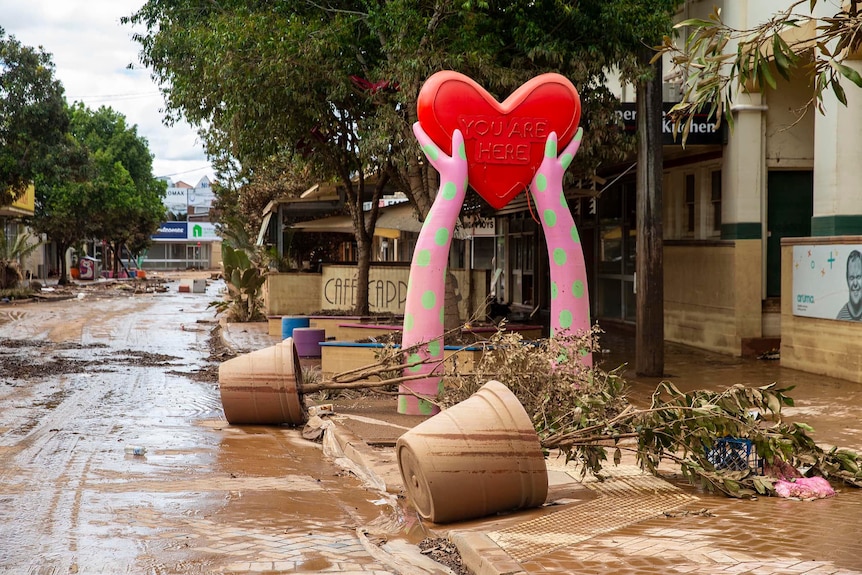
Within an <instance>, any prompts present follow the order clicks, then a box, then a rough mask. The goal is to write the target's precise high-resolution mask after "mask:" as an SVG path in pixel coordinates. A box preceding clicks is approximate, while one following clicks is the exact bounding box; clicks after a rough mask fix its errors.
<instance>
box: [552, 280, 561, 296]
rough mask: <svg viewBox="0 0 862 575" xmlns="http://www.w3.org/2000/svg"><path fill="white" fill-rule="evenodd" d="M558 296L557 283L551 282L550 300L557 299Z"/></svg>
mask: <svg viewBox="0 0 862 575" xmlns="http://www.w3.org/2000/svg"><path fill="white" fill-rule="evenodd" d="M559 295H560V288H559V287H557V282H551V299H557V297H559Z"/></svg>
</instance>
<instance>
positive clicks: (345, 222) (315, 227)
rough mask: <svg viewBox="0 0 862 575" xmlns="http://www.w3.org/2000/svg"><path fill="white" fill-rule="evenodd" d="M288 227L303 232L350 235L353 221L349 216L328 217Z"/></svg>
mask: <svg viewBox="0 0 862 575" xmlns="http://www.w3.org/2000/svg"><path fill="white" fill-rule="evenodd" d="M290 227H291V228H293V229H295V230H302V231H304V232H321V233H341V234H352V233H353V220H351V219H350V216H329V217H328V218H320V219H319V220H309V221H307V222H298V223H295V224H291V225H290Z"/></svg>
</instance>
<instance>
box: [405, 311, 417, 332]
mask: <svg viewBox="0 0 862 575" xmlns="http://www.w3.org/2000/svg"><path fill="white" fill-rule="evenodd" d="M415 324H416V320H415V319H414V317H413V314H412V313H408V314H406V315H405V316H404V329H405V330H406V331H411V330H412V329H413V326H414V325H415Z"/></svg>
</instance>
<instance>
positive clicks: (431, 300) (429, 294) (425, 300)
mask: <svg viewBox="0 0 862 575" xmlns="http://www.w3.org/2000/svg"><path fill="white" fill-rule="evenodd" d="M435 305H437V296H436V295H434V292H433V291H431V290H428V291H426V292H425V293H423V294H422V307H424V308H425V309H434V306H435Z"/></svg>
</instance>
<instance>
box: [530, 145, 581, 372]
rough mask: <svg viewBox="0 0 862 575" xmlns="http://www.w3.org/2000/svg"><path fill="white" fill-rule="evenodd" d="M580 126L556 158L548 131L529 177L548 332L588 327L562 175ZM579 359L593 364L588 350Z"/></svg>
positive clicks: (576, 245)
mask: <svg viewBox="0 0 862 575" xmlns="http://www.w3.org/2000/svg"><path fill="white" fill-rule="evenodd" d="M582 136H583V129H578V132H577V133H576V134H575V137H574V138H573V139H572V141H571V142H569V145H568V146H566V149H565V150H563V153H562V154H561V155H560V156H559V158H558V157H557V135H556V134H555V133H553V132H552V133H551V135H550V136H549V137H548V141H547V143H546V144H545V159H544V160H543V161H542V165H541V166H539V170H538V171H537V172H536V175H535V176H534V177H533V183H532V185H531V186H530V192H531V193H532V195H533V198H534V199H535V202H536V209H537V211H538V214H539V217H540V218H541V221H542V228H543V229H544V231H545V238H546V239H547V244H548V258H549V260H550V269H551V335H552V336H553V335H555V334H558V333H561V332H563V331H566V330H569V331H570V333H572V334H573V335H574V334H578V333H586V332H587V331H589V329H590V298H589V294H588V293H587V269H586V264H585V263H584V251H583V248H582V246H581V238H580V235H579V234H578V228H577V227H576V226H575V222H574V220H573V219H572V213H571V211H570V210H569V205H568V202H566V196H565V194H564V193H563V175H564V174H565V172H566V168H568V167H569V164H571V162H572V158H574V156H575V154H576V153H577V151H578V148H580V146H581V138H582ZM582 362H583V364H584V365H586V366H590V365H592V364H593V358H592V355H591V354H590V353H588V352H587V353H585V355H583V358H582Z"/></svg>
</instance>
